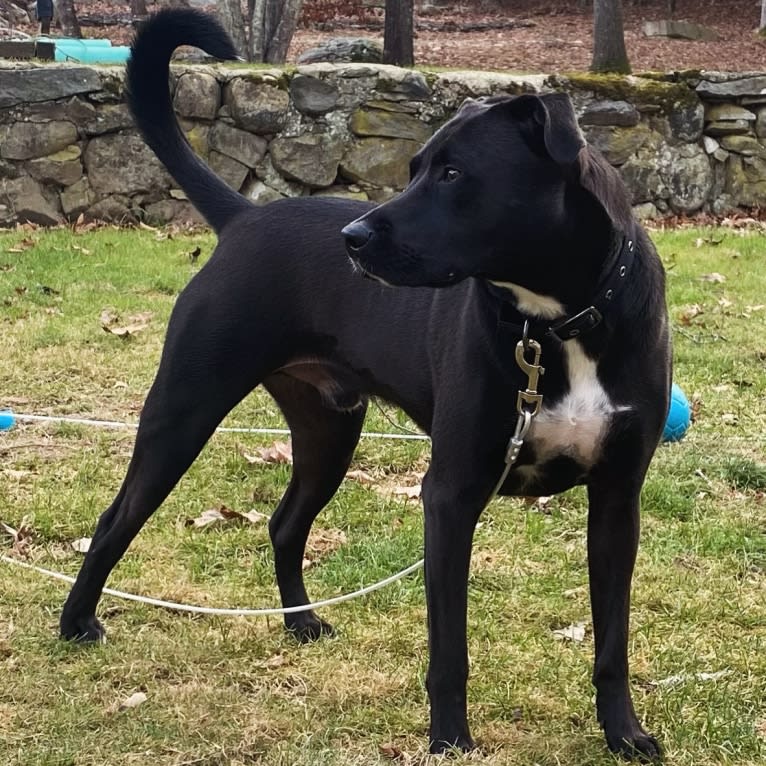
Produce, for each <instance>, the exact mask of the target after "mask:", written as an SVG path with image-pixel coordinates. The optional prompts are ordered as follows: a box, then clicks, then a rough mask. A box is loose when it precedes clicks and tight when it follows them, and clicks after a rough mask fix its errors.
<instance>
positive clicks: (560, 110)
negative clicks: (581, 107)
mask: <svg viewBox="0 0 766 766" xmlns="http://www.w3.org/2000/svg"><path fill="white" fill-rule="evenodd" d="M540 105H541V107H542V111H543V114H544V116H543V119H544V122H543V135H544V137H545V148H546V149H547V150H548V154H550V155H551V157H552V158H553V159H554V160H555V161H556V162H558V163H559V164H560V165H571V164H573V163H574V162H575V160H576V159H577V155H578V154H579V153H580V150H581V149H583V147H584V146H585V137H584V136H583V134H582V131H581V130H580V126H579V125H578V124H577V117H576V116H575V112H574V107H573V106H572V100H571V99H570V98H569V96H567V94H566V93H547V94H545V95H543V96H540Z"/></svg>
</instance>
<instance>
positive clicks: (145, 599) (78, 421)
mask: <svg viewBox="0 0 766 766" xmlns="http://www.w3.org/2000/svg"><path fill="white" fill-rule="evenodd" d="M12 416H13V418H14V419H15V420H23V421H29V422H37V423H70V424H72V425H81V426H96V427H100V428H128V429H137V428H138V424H137V423H122V422H120V421H118V420H93V419H91V418H80V417H65V416H55V415H28V414H24V413H17V412H14V413H12ZM216 431H217V432H219V433H249V434H272V435H279V436H289V435H290V430H289V429H287V428H223V427H219V428H217V429H216ZM361 436H363V437H366V438H368V439H401V440H406V441H413V440H415V441H427V440H428V439H429V437H428V436H426V435H425V434H396V433H381V432H376V431H363V432H362V434H361ZM0 561H3V562H5V563H6V564H11V565H13V566H18V567H22V568H24V569H29V570H31V571H33V572H37V573H38V574H41V575H45V576H46V577H51V578H53V579H54V580H61V581H62V582H67V583H70V584H71V583H74V581H75V578H74V577H71V576H70V575H65V574H62V573H61V572H54V571H52V570H50V569H44V568H43V567H38V566H36V565H35V564H30V563H28V562H26V561H19V560H18V559H14V558H11V557H10V556H4V555H2V554H0ZM422 566H423V559H420V561H416V562H415V563H414V564H410V566H408V567H406V568H405V569H402V570H401V571H400V572H397V573H396V574H393V575H391V576H390V577H386V578H384V579H383V580H379V581H378V582H376V583H373V584H372V585H366V586H365V587H363V588H360V589H359V590H355V591H354V592H353V593H344V594H343V595H341V596H335V597H333V598H327V599H324V600H322V601H316V602H314V603H313V604H303V605H301V606H288V607H263V608H258V609H244V608H243V609H239V608H233V609H229V608H221V607H208V606H196V605H193V604H176V603H175V602H173V601H164V600H163V599H159V598H152V597H150V596H139V595H137V594H135V593H126V592H124V591H121V590H113V589H112V588H104V589H103V590H102V593H104V594H106V595H107V596H114V597H116V598H122V599H125V600H126V601H138V602H139V603H141V604H149V605H151V606H159V607H162V608H164V609H172V610H173V611H176V612H191V613H192V614H212V615H226V616H228V617H265V616H267V615H277V614H295V613H297V612H307V611H309V610H311V609H319V608H321V607H325V606H332V605H333V604H340V603H343V602H344V601H351V600H352V599H355V598H359V597H360V596H365V595H367V594H368V593H372V592H374V591H376V590H380V589H381V588H385V587H386V586H387V585H391V583H395V582H396V581H397V580H401V579H403V578H404V577H407V575H409V574H411V573H412V572H415V571H416V570H418V569H420V568H421V567H422Z"/></svg>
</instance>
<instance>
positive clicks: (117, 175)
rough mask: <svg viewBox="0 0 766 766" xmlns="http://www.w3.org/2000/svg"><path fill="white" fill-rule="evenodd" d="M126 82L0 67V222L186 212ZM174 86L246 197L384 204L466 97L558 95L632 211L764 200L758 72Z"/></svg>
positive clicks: (187, 116) (352, 74)
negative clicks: (130, 101)
mask: <svg viewBox="0 0 766 766" xmlns="http://www.w3.org/2000/svg"><path fill="white" fill-rule="evenodd" d="M123 77H124V72H123V70H122V69H121V68H116V67H114V68H113V67H83V66H66V65H56V66H52V65H34V64H29V63H27V62H25V63H23V64H8V63H5V64H2V65H0V225H5V226H7V225H11V224H13V223H16V222H18V221H33V222H37V223H41V224H54V223H57V222H59V221H62V220H73V219H76V218H78V217H79V216H80V215H81V214H83V215H84V216H85V217H86V218H87V219H101V220H112V221H126V222H135V221H138V220H145V221H147V222H150V223H163V222H167V221H172V220H185V219H188V218H191V217H193V216H194V213H193V211H192V209H191V206H190V205H189V203H188V202H187V201H186V200H185V198H184V195H183V193H182V192H181V191H180V190H179V189H178V188H176V187H175V185H174V183H173V181H172V179H171V178H170V177H169V176H168V174H167V173H166V172H165V171H164V170H163V168H162V167H161V165H160V164H159V162H158V161H157V160H156V159H155V157H154V156H153V154H152V153H151V151H150V150H149V149H148V148H147V147H146V146H145V145H144V144H143V142H142V141H141V139H140V137H139V136H138V134H137V132H136V130H135V128H134V126H133V125H132V121H131V118H130V115H129V113H128V111H127V108H126V106H125V104H124V102H123V84H124V81H123ZM171 87H172V88H173V93H174V103H175V106H176V109H177V112H178V115H179V117H180V120H181V124H182V127H183V130H184V132H185V133H186V135H187V136H188V138H189V141H190V142H191V145H192V146H193V147H194V149H195V151H197V152H198V153H199V154H200V155H201V156H202V157H203V158H204V159H205V160H206V161H207V162H209V164H210V165H211V166H212V167H213V168H214V169H215V171H216V172H217V173H219V174H220V175H221V176H222V177H223V178H224V179H226V181H227V182H228V183H229V184H231V185H232V186H233V187H235V188H237V189H240V190H241V191H242V193H243V194H245V195H246V196H248V197H249V198H251V199H253V200H254V201H256V202H258V203H265V202H268V201H270V200H273V199H277V198H279V197H281V196H296V195H308V194H324V195H328V194H329V195H343V196H350V197H355V198H360V199H371V200H375V201H379V200H383V199H386V198H388V197H390V196H391V195H392V194H394V193H395V192H396V191H398V190H400V189H402V188H403V187H404V186H405V184H406V182H407V178H408V162H409V159H410V157H411V156H412V155H413V154H414V152H415V151H416V150H417V149H418V147H419V146H420V145H421V144H422V143H423V142H424V141H425V140H427V138H428V137H429V136H430V135H431V133H432V132H433V131H434V130H435V129H436V128H437V127H438V126H439V125H441V124H442V123H443V122H444V121H445V120H447V119H448V118H449V117H450V116H451V115H452V114H453V113H454V111H455V110H456V109H457V107H458V106H459V105H460V103H461V102H462V101H463V99H465V98H466V97H468V96H473V97H479V96H484V95H490V94H500V93H508V94H520V93H525V92H546V91H551V90H565V91H567V92H568V93H570V95H571V96H572V99H573V101H574V103H575V106H576V108H577V113H578V116H579V118H580V124H581V126H582V129H583V131H584V132H585V134H586V135H587V137H588V139H589V141H590V142H591V143H592V144H594V145H595V146H597V147H598V148H599V149H600V150H601V151H602V152H603V153H604V154H605V156H606V157H607V159H608V160H609V161H610V162H611V163H613V164H614V165H615V166H617V167H618V168H619V169H620V172H621V173H622V175H623V177H624V178H625V180H626V182H627V184H628V186H629V188H630V190H631V193H632V195H633V202H634V205H635V206H636V211H637V213H638V214H639V215H640V216H657V215H665V214H671V213H681V214H689V213H694V212H696V211H700V210H705V211H713V212H715V213H724V212H727V211H731V210H734V209H737V208H741V207H756V206H763V205H765V204H766V74H729V75H724V74H718V73H703V74H702V75H700V74H699V73H696V74H693V73H686V74H674V75H657V76H643V77H616V76H615V77H611V76H591V75H584V74H581V75H571V76H567V77H564V76H550V77H548V76H544V75H529V76H512V75H505V74H493V73H479V72H450V73H441V74H433V73H424V72H419V71H410V70H404V69H398V68H395V67H389V66H383V65H368V64H347V65H329V64H315V65H310V66H305V67H298V69H297V70H295V71H289V72H285V71H281V70H263V69H245V68H241V67H237V68H227V67H223V66H220V67H219V66H216V67H212V66H192V65H183V66H181V65H179V66H174V68H173V76H172V83H171Z"/></svg>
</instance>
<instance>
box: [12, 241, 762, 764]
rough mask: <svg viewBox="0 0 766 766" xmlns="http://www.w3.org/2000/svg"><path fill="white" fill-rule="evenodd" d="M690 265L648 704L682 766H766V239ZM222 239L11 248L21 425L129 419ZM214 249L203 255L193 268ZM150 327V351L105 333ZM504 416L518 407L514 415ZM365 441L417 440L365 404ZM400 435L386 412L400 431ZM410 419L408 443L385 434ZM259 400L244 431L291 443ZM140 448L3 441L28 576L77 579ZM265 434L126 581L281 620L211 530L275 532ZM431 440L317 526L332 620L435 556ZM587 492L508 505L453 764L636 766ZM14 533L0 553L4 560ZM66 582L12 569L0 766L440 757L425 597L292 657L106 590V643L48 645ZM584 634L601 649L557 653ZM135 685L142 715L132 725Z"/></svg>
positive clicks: (265, 556) (662, 501)
mask: <svg viewBox="0 0 766 766" xmlns="http://www.w3.org/2000/svg"><path fill="white" fill-rule="evenodd" d="M653 236H654V238H655V240H656V243H657V245H658V248H659V250H660V252H661V254H662V256H663V260H664V262H665V264H666V267H667V269H668V284H669V300H670V304H671V317H672V321H673V326H674V330H675V363H676V373H675V379H676V381H677V382H678V383H679V384H680V385H681V386H682V388H683V389H684V390H685V391H686V393H687V395H688V396H689V397H690V398H692V397H694V400H695V409H696V411H697V422H696V423H695V425H694V426H693V428H692V429H691V431H690V433H689V434H688V436H687V438H686V439H685V440H684V441H683V442H681V443H680V444H676V445H671V446H664V447H662V448H661V449H660V450H659V451H658V454H657V456H656V458H655V461H654V463H653V466H652V469H651V472H650V475H649V478H648V481H647V484H646V487H645V491H644V512H643V519H644V522H643V534H642V546H641V550H640V553H639V559H638V566H637V571H636V577H635V580H634V598H633V602H634V605H633V611H632V633H631V643H630V656H631V677H632V685H633V690H634V699H635V702H636V707H637V708H638V710H639V713H640V716H641V717H642V718H643V720H644V721H645V722H646V724H647V727H648V728H649V729H650V730H651V731H652V732H654V733H655V734H657V735H658V736H659V737H660V739H661V741H662V743H663V744H664V746H665V748H666V751H667V760H668V763H671V764H674V765H677V766H709V765H711V764H762V763H764V760H765V759H766V500H765V499H764V498H765V493H766V468H765V467H764V462H766V436H765V434H766V401H765V400H764V391H766V333H765V332H764V330H765V329H766V307H765V306H764V304H766V241H765V238H764V235H763V233H762V232H753V231H751V232H745V231H738V230H735V229H729V228H721V229H705V230H702V229H696V230H693V229H687V230H683V231H667V232H654V233H653ZM211 246H212V237H210V236H209V235H207V234H197V235H180V234H174V235H173V236H168V235H167V233H163V232H155V231H149V230H137V231H136V230H134V231H121V230H118V229H112V228H103V229H98V230H95V231H87V232H74V233H73V232H71V231H69V230H66V229H62V230H55V231H50V232H43V231H36V230H17V231H11V232H6V233H3V234H0V327H2V340H3V348H4V351H3V360H2V364H0V408H1V407H3V406H6V407H11V408H12V409H14V410H15V411H16V412H18V413H32V414H57V415H77V416H85V417H92V418H104V419H110V420H117V421H129V422H135V420H136V419H137V416H138V413H139V411H140V408H141V404H142V401H143V398H144V395H145V392H146V390H147V388H148V386H149V384H150V382H151V379H152V376H153V374H154V370H155V368H156V365H157V361H158V358H159V354H160V350H161V345H162V339H163V335H164V328H165V326H166V321H167V318H168V314H169V312H170V309H171V306H172V304H173V300H174V297H175V295H176V294H177V293H178V291H179V290H180V289H181V288H182V287H183V285H184V284H185V283H186V282H187V281H188V279H189V278H190V277H191V276H192V274H193V273H194V272H195V271H196V270H197V269H199V268H200V265H201V263H202V262H203V261H204V259H205V258H206V257H207V254H208V253H209V251H210V249H211ZM197 248H201V252H202V255H200V256H199V257H198V258H196V259H195V257H194V256H193V253H195V252H196V249H197ZM103 324H107V325H108V326H109V327H111V329H112V330H114V331H120V330H121V329H123V328H125V327H128V326H133V327H134V331H133V332H132V334H131V335H130V336H129V337H120V335H119V334H117V332H106V331H105V330H104V329H103V327H102V325H103ZM509 401H510V400H509ZM370 413H371V414H370V416H369V418H368V423H367V427H368V428H369V429H370V430H376V431H378V430H387V431H391V430H394V425H395V424H406V419H404V418H403V416H401V415H400V414H399V413H396V412H394V411H393V410H392V409H391V408H389V407H387V406H384V411H381V410H380V409H378V408H375V407H371V410H370ZM384 414H385V416H386V417H384ZM390 421H393V423H392V422H390ZM281 424H282V421H281V419H280V417H279V414H278V413H277V412H276V411H275V409H274V407H273V405H272V404H271V402H270V400H269V399H268V398H267V397H266V395H265V394H262V393H255V394H253V395H251V396H250V397H249V398H248V399H247V400H246V401H244V402H243V403H242V404H241V405H240V406H239V407H237V409H236V410H235V411H234V412H232V414H231V415H230V417H229V418H228V419H227V421H226V425H234V426H244V427H248V426H279V425H281ZM132 438H133V433H132V432H131V431H121V430H105V429H97V428H92V427H87V426H78V425H70V424H67V425H57V424H27V423H23V424H19V425H17V426H16V427H15V428H14V429H12V430H11V431H7V432H2V433H0V520H2V521H3V522H5V524H7V525H9V526H10V527H13V528H15V529H17V530H18V529H19V528H21V527H22V526H23V527H25V528H26V529H27V530H28V531H29V532H28V533H29V538H28V539H27V540H26V542H25V544H24V546H23V547H24V548H25V552H26V556H27V560H29V561H32V562H34V563H37V564H38V565H40V566H43V567H47V568H50V569H55V570H58V571H61V572H66V573H69V574H74V573H76V571H77V569H78V567H79V564H80V561H81V560H82V554H80V553H77V552H76V551H75V550H73V548H72V546H71V543H72V541H74V540H77V539H78V538H82V537H85V536H88V535H90V534H91V532H92V530H93V527H94V524H95V522H96V519H97V517H98V516H99V514H100V513H101V512H102V511H103V510H104V508H105V507H106V506H107V505H108V504H109V502H110V501H111V499H112V496H113V495H114V493H116V491H117V489H118V487H119V483H120V481H121V479H122V476H123V472H124V470H125V468H126V466H127V462H128V459H129V456H130V451H131V445H132ZM272 441H273V437H261V436H254V435H248V434H219V435H217V436H215V437H214V438H213V439H212V440H211V442H210V444H209V445H208V447H207V448H206V449H205V451H204V453H203V454H202V456H201V457H200V458H199V460H198V461H197V462H196V464H195V465H194V466H193V468H192V470H191V471H190V472H189V473H188V475H187V476H186V477H185V478H184V479H183V480H182V482H181V483H180V484H179V486H178V487H177V489H176V490H175V492H174V493H173V494H172V495H171V496H170V498H169V499H168V500H167V501H166V502H165V504H164V505H163V506H162V508H161V509H160V510H159V511H158V513H157V514H156V515H155V516H154V518H153V519H152V521H151V523H150V524H148V525H147V527H146V528H145V529H144V530H143V531H142V533H141V534H140V535H139V536H138V538H137V539H136V541H135V543H134V545H133V546H132V547H131V549H130V550H129V552H128V554H127V555H126V556H125V558H124V559H123V561H122V562H121V563H120V565H119V566H118V567H117V569H116V570H115V572H114V574H113V576H112V578H111V579H110V585H111V586H112V587H114V588H119V589H123V590H128V591H134V592H140V593H143V594H148V595H153V596H156V597H160V598H166V599H169V600H174V601H183V602H188V603H197V604H205V605H211V606H266V605H276V604H277V593H276V587H275V585H274V579H273V574H272V562H271V551H270V545H269V542H268V535H267V530H266V525H265V523H262V522H261V523H258V522H257V521H256V522H255V523H236V522H229V523H223V524H218V525H211V526H209V527H205V528H198V527H195V526H189V525H187V520H189V519H193V518H196V517H198V516H199V515H200V514H201V513H202V512H204V511H206V510H209V509H213V508H220V507H221V506H226V507H227V508H230V509H233V510H236V511H241V512H245V511H251V510H253V509H255V510H258V511H260V512H262V513H270V512H271V510H272V509H273V508H274V506H275V505H276V503H277V502H278V499H279V497H280V496H281V493H282V491H283V488H284V487H285V484H286V480H287V478H288V476H289V466H287V465H285V464H279V463H273V464H266V465H254V464H252V463H251V462H249V461H248V460H247V458H246V457H245V455H252V454H254V453H255V452H256V450H257V449H258V448H259V447H264V446H267V445H269V444H270V443H271V442H272ZM426 460H427V445H425V444H423V443H418V442H393V441H392V442H388V441H374V440H363V441H362V443H361V444H360V447H359V450H358V452H357V455H356V458H355V462H354V465H353V466H352V469H353V470H357V471H364V472H366V473H367V474H369V475H370V476H372V477H373V479H374V480H375V484H374V485H370V484H368V483H363V482H360V481H355V480H347V481H346V482H344V484H343V486H342V488H341V490H340V492H339V493H338V495H337V496H336V498H335V499H334V500H333V501H332V503H331V504H330V506H329V507H328V508H327V509H326V510H325V512H324V513H323V514H322V516H320V518H319V519H318V521H317V527H319V528H320V534H319V535H318V537H317V538H316V539H315V540H314V541H313V543H312V550H311V555H310V559H311V566H310V567H309V568H308V570H307V572H306V576H307V581H308V587H309V591H310V593H311V594H312V596H313V597H314V598H315V599H319V598H324V597H328V596H332V595H335V594H338V593H341V592H345V591H348V590H353V589H355V588H356V587H358V586H360V585H361V584H367V583H371V582H373V581H375V580H378V579H381V578H382V577H385V576H387V575H388V574H391V573H393V572H395V571H398V570H399V569H402V568H404V567H405V566H407V565H408V564H410V563H412V562H413V561H415V560H417V559H418V558H419V557H420V555H421V548H422V522H421V512H420V508H419V506H418V503H417V502H414V501H412V500H407V499H406V498H405V497H404V496H402V495H396V494H386V493H384V492H381V491H380V487H381V486H387V487H389V488H396V487H403V486H408V485H412V484H415V483H417V481H418V478H417V477H418V474H419V472H421V471H422V470H424V467H425V465H426ZM585 521H586V504H585V496H584V492H583V491H582V490H581V489H579V490H575V491H572V492H569V493H567V494H565V495H562V496H559V497H557V498H555V499H553V500H551V501H550V502H548V503H547V504H546V505H545V506H544V507H542V506H539V505H534V506H530V505H527V504H525V503H524V502H522V501H521V500H515V499H507V500H506V499H503V500H496V501H495V502H494V503H493V504H492V505H491V506H490V507H489V509H488V510H487V511H486V512H485V514H484V516H483V518H482V524H481V527H480V528H479V530H478V531H477V535H476V545H475V549H474V558H473V567H472V575H471V584H470V613H469V646H470V655H471V664H472V673H471V679H470V683H469V704H470V721H471V724H472V728H473V733H474V735H475V736H476V737H477V739H478V741H479V743H480V745H481V751H480V753H478V754H473V755H470V756H461V757H459V758H456V759H455V760H453V761H450V763H456V764H458V763H463V762H471V763H474V762H478V763H486V764H519V765H521V766H533V764H540V765H541V766H548V765H549V764H550V765H551V766H552V765H553V764H567V766H582V765H583V764H609V763H616V762H617V761H616V760H615V759H614V758H613V757H612V756H611V755H610V754H609V753H608V752H607V751H606V747H605V745H604V741H603V738H602V735H601V732H600V731H599V729H598V726H597V724H596V721H595V717H594V710H593V696H594V693H593V689H592V686H591V684H590V680H589V679H590V673H591V663H592V652H593V646H592V643H593V642H592V632H591V631H590V612H589V605H588V599H587V574H586V561H585ZM11 543H12V541H11V538H10V536H8V535H7V534H4V533H3V532H2V531H0V553H4V554H6V555H16V554H13V553H12V546H11ZM66 593H67V586H66V585H63V584H61V583H58V582H55V581H52V580H49V579H46V578H44V577H41V576H39V575H37V574H34V573H31V572H28V571H25V570H22V569H20V568H14V567H10V566H8V565H7V564H4V563H0V764H4V765H5V764H7V765H8V766H10V765H11V764H13V765H14V766H21V765H22V764H23V765H24V766H47V765H49V764H50V765H51V766H53V765H54V764H55V765H56V766H64V764H72V765H75V764H76V765H77V766H86V765H87V766H112V765H114V766H123V765H126V764H162V765H165V764H167V765H168V766H169V765H170V764H174V765H176V766H180V765H181V764H189V765H191V764H200V765H203V764H204V765H205V766H213V765H214V764H215V765H216V766H217V765H219V764H220V765H221V766H223V765H224V764H226V765H228V766H235V765H241V764H255V763H258V764H260V763H262V764H270V765H274V766H277V765H280V764H284V765H285V766H320V765H321V764H332V765H333V766H334V765H336V764H337V765H339V766H340V765H350V764H354V765H356V764H385V763H389V762H392V761H393V762H396V763H401V764H414V763H421V762H424V761H426V760H428V758H427V757H426V756H425V755H424V753H425V745H426V726H427V700H426V694H425V690H424V686H423V678H424V671H425V667H426V661H427V640H426V630H425V601H424V593H423V582H422V576H421V575H420V574H417V575H413V576H411V577H409V578H407V579H406V580H404V581H401V582H399V583H397V584H395V585H392V586H390V587H389V588H387V589H384V590H382V591H379V592H377V593H375V594H373V595H371V596H369V597H367V598H364V599H362V600H357V601H353V602H351V603H347V604H343V605H340V606H337V607H332V608H329V609H326V610H324V611H323V612H322V615H323V616H324V617H325V618H326V619H328V620H329V621H330V622H332V623H334V624H335V625H336V627H337V628H338V634H337V636H336V637H334V638H332V639H328V640H323V641H320V642H318V643H316V644H314V645H310V646H298V645H296V644H295V643H294V642H293V641H292V640H291V638H290V637H288V636H286V635H284V633H283V631H282V629H281V620H279V619H278V618H268V619H267V618H258V619H243V618H219V617H192V616H187V615H183V614H179V613H173V612H168V611H162V610H159V609H155V608H152V607H148V606H144V605H138V604H134V603H129V602H124V601H117V600H115V599H113V598H109V597H105V598H104V599H103V601H102V603H101V606H100V610H99V614H100V615H101V617H102V618H103V619H104V621H105V623H106V626H107V629H108V631H109V643H108V644H106V645H105V646H97V647H90V648H83V647H78V646H73V645H69V644H65V643H63V642H60V641H58V640H57V638H56V632H57V622H58V616H59V612H60V609H61V605H62V603H63V600H64V598H65V596H66ZM578 622H581V623H585V626H586V633H585V638H584V640H583V641H581V642H577V641H567V640H563V641H562V640H556V637H555V635H554V633H553V631H554V630H556V629H559V628H562V627H566V626H568V625H570V624H572V623H578ZM136 692H143V693H144V694H145V695H146V700H145V701H144V702H143V704H140V705H139V706H137V707H133V708H129V709H125V710H120V709H119V705H120V703H121V702H123V701H124V700H126V699H127V698H129V697H131V695H134V694H135V693H136Z"/></svg>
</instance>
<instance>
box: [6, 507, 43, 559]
mask: <svg viewBox="0 0 766 766" xmlns="http://www.w3.org/2000/svg"><path fill="white" fill-rule="evenodd" d="M0 528H2V530H3V531H4V532H5V533H6V534H8V535H10V537H11V540H12V543H13V544H12V545H11V552H12V553H15V554H17V555H18V556H26V555H27V553H28V551H29V545H30V543H31V542H32V538H33V537H34V535H35V532H34V530H33V529H32V526H31V525H30V523H29V520H28V519H27V517H26V516H24V518H23V519H22V520H21V524H19V528H18V529H14V528H13V527H12V526H11V525H10V524H6V523H5V522H4V521H0Z"/></svg>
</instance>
